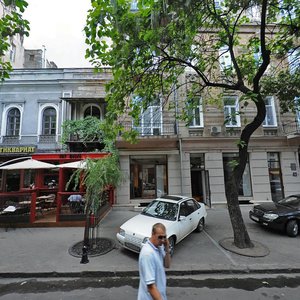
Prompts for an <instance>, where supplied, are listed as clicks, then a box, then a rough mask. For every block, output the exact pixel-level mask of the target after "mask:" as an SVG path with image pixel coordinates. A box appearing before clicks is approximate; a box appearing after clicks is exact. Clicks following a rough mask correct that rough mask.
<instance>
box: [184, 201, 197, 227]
mask: <svg viewBox="0 0 300 300" xmlns="http://www.w3.org/2000/svg"><path fill="white" fill-rule="evenodd" d="M186 203H187V206H188V210H189V216H188V217H189V220H190V222H191V227H190V232H191V231H193V230H195V229H196V227H197V226H198V223H199V220H200V210H199V204H198V203H196V201H195V200H194V199H189V200H187V201H186Z"/></svg>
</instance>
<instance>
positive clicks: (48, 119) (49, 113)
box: [42, 107, 56, 135]
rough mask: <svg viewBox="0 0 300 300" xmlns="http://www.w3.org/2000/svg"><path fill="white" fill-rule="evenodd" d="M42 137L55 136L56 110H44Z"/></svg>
mask: <svg viewBox="0 0 300 300" xmlns="http://www.w3.org/2000/svg"><path fill="white" fill-rule="evenodd" d="M42 134H43V135H56V110H55V109H54V108H52V107H49V108H46V109H45V110H44V113H43V131H42Z"/></svg>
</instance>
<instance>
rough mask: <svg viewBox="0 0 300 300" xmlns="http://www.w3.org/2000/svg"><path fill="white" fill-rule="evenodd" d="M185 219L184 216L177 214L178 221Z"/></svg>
mask: <svg viewBox="0 0 300 300" xmlns="http://www.w3.org/2000/svg"><path fill="white" fill-rule="evenodd" d="M185 219H186V216H179V219H178V221H183V220H185Z"/></svg>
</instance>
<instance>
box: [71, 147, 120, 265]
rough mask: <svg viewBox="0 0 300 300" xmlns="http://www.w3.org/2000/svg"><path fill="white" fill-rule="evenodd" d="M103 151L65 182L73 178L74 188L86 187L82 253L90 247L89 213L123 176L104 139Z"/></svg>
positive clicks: (112, 152) (113, 153)
mask: <svg viewBox="0 0 300 300" xmlns="http://www.w3.org/2000/svg"><path fill="white" fill-rule="evenodd" d="M103 151H105V152H107V153H108V155H107V156H106V157H104V158H102V159H97V160H92V159H86V161H85V162H86V165H85V168H84V169H77V170H76V171H75V172H74V173H73V174H72V176H71V178H70V180H69V182H68V183H67V185H69V184H70V183H71V182H72V181H73V179H74V180H75V186H74V188H76V187H77V186H78V185H79V184H82V185H83V186H85V189H86V193H85V201H86V202H85V214H86V222H85V228H84V239H83V247H84V248H83V253H84V252H85V251H84V249H89V247H90V237H89V229H90V215H91V213H93V214H95V212H97V211H98V209H99V208H100V207H101V205H102V202H103V199H104V198H105V196H104V194H105V192H106V191H108V190H109V188H115V187H116V186H118V184H119V183H120V182H121V180H122V178H123V175H122V172H121V170H120V167H119V156H118V153H117V151H116V150H115V149H114V147H113V144H112V143H111V142H109V141H106V148H105V149H104V150H103ZM86 251H87V250H86ZM86 254H87V253H86ZM82 260H83V261H84V263H86V262H88V260H85V259H84V258H83V259H82Z"/></svg>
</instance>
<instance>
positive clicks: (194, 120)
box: [189, 97, 203, 127]
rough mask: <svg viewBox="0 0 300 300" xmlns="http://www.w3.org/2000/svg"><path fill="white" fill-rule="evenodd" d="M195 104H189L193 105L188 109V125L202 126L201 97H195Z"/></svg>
mask: <svg viewBox="0 0 300 300" xmlns="http://www.w3.org/2000/svg"><path fill="white" fill-rule="evenodd" d="M196 101H197V103H196V105H194V104H191V105H192V106H193V107H192V108H190V109H189V116H190V117H191V120H190V124H189V126H190V127H203V109H202V99H201V98H200V97H199V98H197V99H196Z"/></svg>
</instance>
